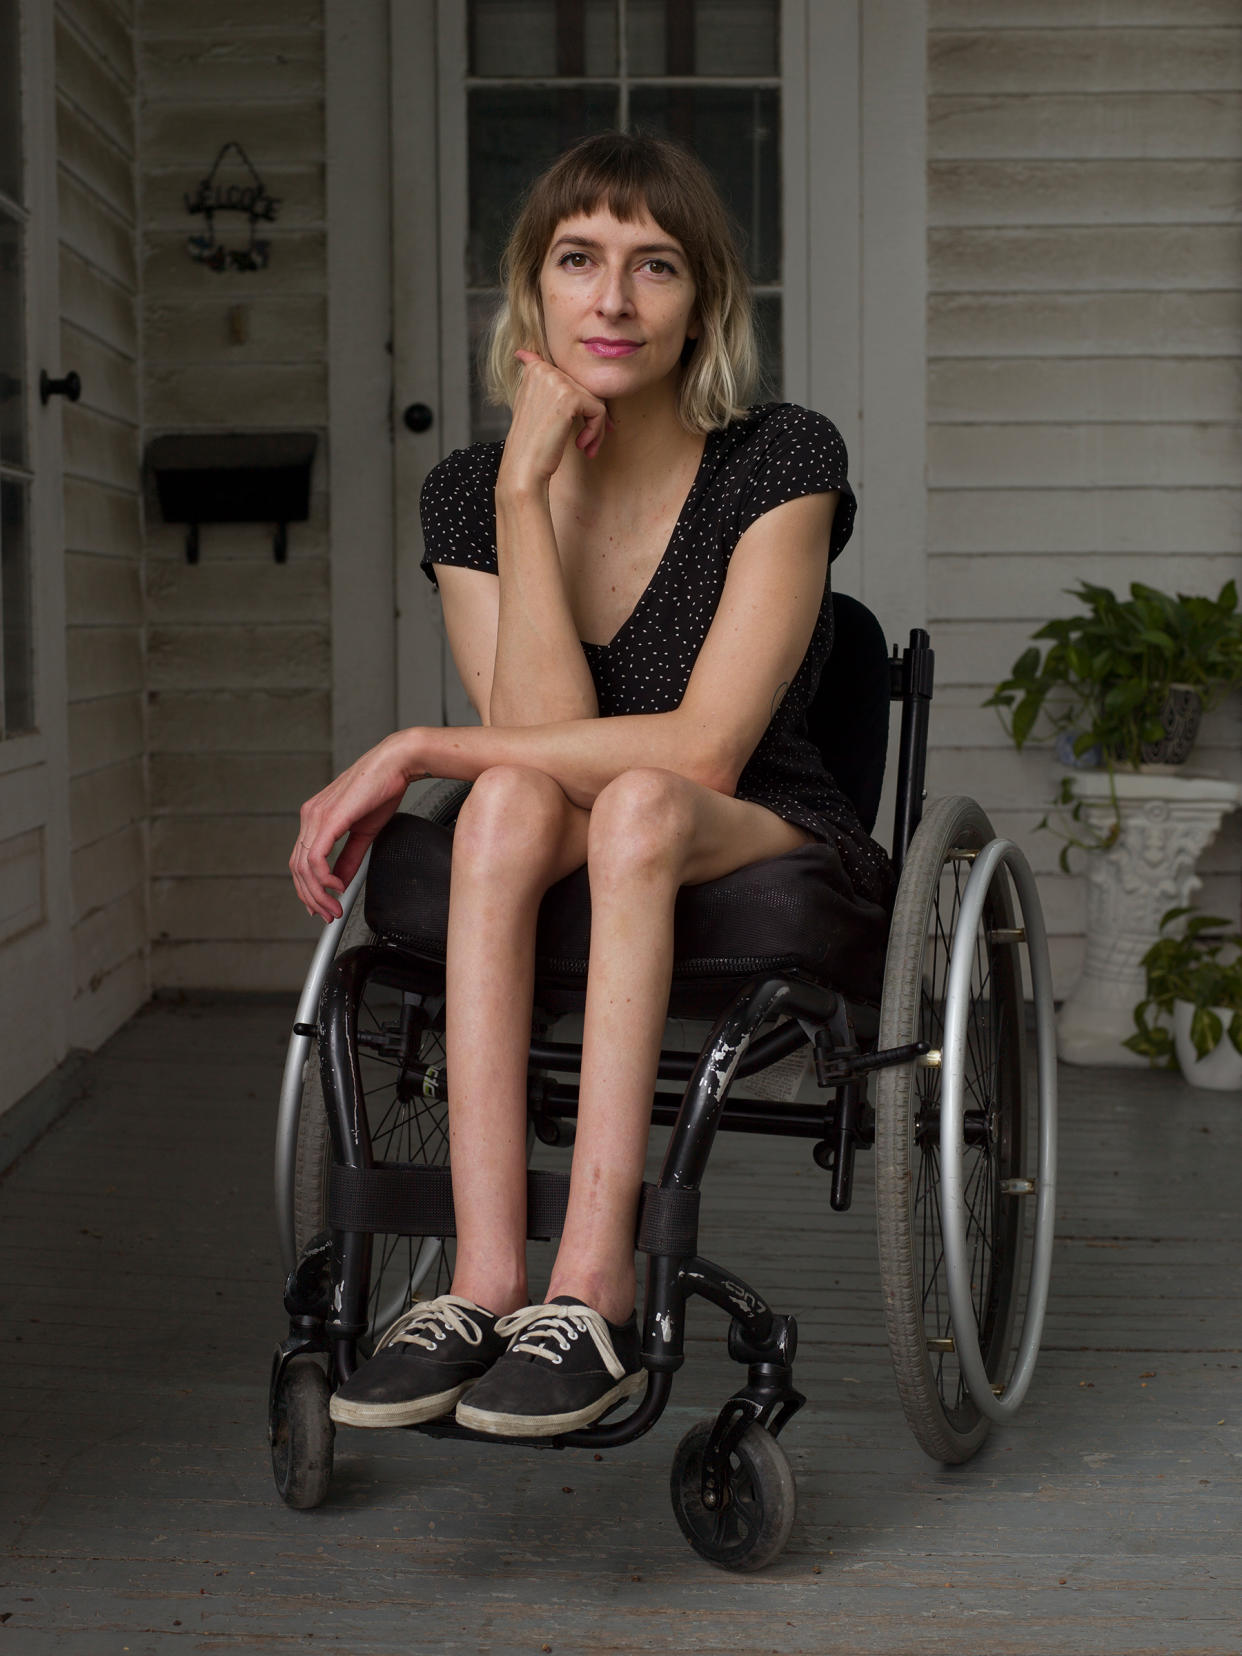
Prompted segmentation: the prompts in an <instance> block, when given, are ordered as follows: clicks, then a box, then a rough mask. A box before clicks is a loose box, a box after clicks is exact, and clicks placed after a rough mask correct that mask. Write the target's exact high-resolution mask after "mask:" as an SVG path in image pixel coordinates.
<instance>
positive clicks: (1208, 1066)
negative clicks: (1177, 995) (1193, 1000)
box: [1173, 1000, 1242, 1092]
mask: <svg viewBox="0 0 1242 1656" xmlns="http://www.w3.org/2000/svg"><path fill="white" fill-rule="evenodd" d="M1194 1010H1195V1009H1194V1007H1193V1006H1192V1005H1191V1004H1190V1002H1189V1001H1181V1000H1179V1001H1174V1002H1173V1046H1174V1050H1175V1051H1176V1053H1177V1062H1178V1064H1179V1066H1180V1067H1181V1072H1182V1074H1183V1075H1184V1076H1185V1078H1186V1080H1187V1081H1189V1082H1190V1084H1191V1086H1192V1087H1210V1088H1211V1089H1212V1090H1213V1091H1214V1092H1242V1052H1239V1051H1238V1049H1237V1047H1235V1046H1234V1044H1233V1042H1232V1041H1231V1040H1230V1039H1229V1034H1228V1030H1229V1020H1230V1018H1232V1017H1233V1013H1232V1012H1230V1011H1228V1010H1227V1009H1226V1008H1225V1007H1222V1006H1214V1007H1213V1008H1212V1011H1213V1012H1215V1014H1216V1016H1217V1017H1218V1018H1219V1019H1220V1021H1221V1023H1222V1024H1223V1025H1224V1026H1225V1031H1226V1033H1225V1034H1224V1035H1222V1036H1221V1038H1220V1043H1219V1045H1218V1046H1217V1047H1216V1048H1215V1049H1214V1050H1213V1051H1212V1052H1209V1053H1208V1055H1207V1057H1206V1058H1200V1057H1199V1055H1198V1054H1197V1053H1196V1051H1195V1045H1194V1042H1193V1041H1192V1040H1191V1038H1190V1020H1191V1018H1192V1017H1193V1015H1194Z"/></svg>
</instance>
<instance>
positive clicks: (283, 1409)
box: [271, 1357, 336, 1512]
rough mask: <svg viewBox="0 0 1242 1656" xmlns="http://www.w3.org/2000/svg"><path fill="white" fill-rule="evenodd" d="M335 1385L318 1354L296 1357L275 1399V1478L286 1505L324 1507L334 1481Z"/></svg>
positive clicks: (273, 1429)
mask: <svg viewBox="0 0 1242 1656" xmlns="http://www.w3.org/2000/svg"><path fill="white" fill-rule="evenodd" d="M330 1395H331V1388H330V1387H329V1385H328V1380H327V1376H326V1375H325V1374H324V1371H323V1370H322V1369H321V1368H320V1366H319V1364H318V1363H317V1362H316V1361H315V1359H314V1358H313V1357H295V1358H294V1359H293V1361H292V1362H291V1363H290V1364H289V1365H288V1366H287V1368H286V1369H285V1371H284V1373H283V1374H282V1375H281V1378H280V1384H279V1385H278V1386H277V1388H276V1396H275V1398H274V1399H273V1402H272V1422H271V1426H272V1476H273V1478H274V1479H275V1480H276V1488H277V1490H278V1491H279V1494H280V1498H281V1500H282V1501H283V1502H284V1503H285V1505H286V1506H290V1507H294V1508H296V1509H297V1510H298V1511H299V1512H305V1511H308V1510H309V1509H310V1508H312V1507H317V1506H320V1505H322V1503H323V1502H324V1500H325V1499H326V1498H327V1494H328V1486H329V1485H330V1483H331V1482H332V1452H333V1443H334V1440H335V1437H336V1428H335V1427H334V1426H333V1424H332V1419H331V1416H330V1415H329V1413H328V1403H329V1397H330Z"/></svg>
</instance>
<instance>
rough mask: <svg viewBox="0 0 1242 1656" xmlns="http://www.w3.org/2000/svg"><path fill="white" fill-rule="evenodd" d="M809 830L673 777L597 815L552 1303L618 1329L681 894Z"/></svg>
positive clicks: (634, 778) (613, 786)
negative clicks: (579, 1055) (561, 1301)
mask: <svg viewBox="0 0 1242 1656" xmlns="http://www.w3.org/2000/svg"><path fill="white" fill-rule="evenodd" d="M808 837H809V836H808V835H807V834H806V833H804V831H803V830H802V829H800V828H797V827H795V826H793V825H792V824H791V823H787V822H784V821H782V820H781V818H779V817H777V816H775V815H774V814H773V813H772V812H771V811H767V810H765V809H764V808H763V807H762V806H760V805H752V804H750V803H748V802H746V801H744V800H738V799H729V798H727V797H726V796H725V795H723V794H719V793H715V792H713V791H712V790H711V789H709V788H704V787H701V786H699V784H697V783H694V782H689V781H687V780H686V779H685V778H684V777H680V776H676V775H674V774H673V773H672V772H669V771H656V770H651V771H627V772H626V773H624V774H623V775H622V776H619V777H618V778H617V779H616V780H615V781H614V782H612V783H610V784H609V786H608V787H607V788H605V789H604V790H603V792H602V793H601V794H600V795H599V797H598V799H597V800H596V802H595V806H594V809H593V810H592V812H591V817H590V827H589V834H588V844H587V864H588V867H589V869H590V874H591V963H590V972H589V975H588V980H587V1003H586V1023H585V1030H584V1035H583V1062H582V1085H581V1091H580V1097H579V1105H578V1123H577V1132H576V1135H575V1144H574V1160H573V1174H572V1180H571V1185H570V1197H569V1209H568V1212H567V1214H566V1220H565V1230H564V1233H563V1235H562V1237H561V1244H560V1249H559V1251H558V1253H557V1258H556V1264H555V1266H554V1268H553V1272H552V1280H551V1283H550V1285H549V1288H548V1297H549V1299H550V1298H552V1297H553V1296H555V1295H557V1294H572V1295H574V1296H575V1298H577V1299H580V1300H581V1301H582V1302H583V1303H584V1304H586V1305H589V1306H592V1307H593V1308H594V1309H595V1310H597V1311H600V1312H602V1313H603V1315H604V1316H605V1317H607V1318H608V1320H609V1321H610V1322H623V1321H624V1320H625V1319H626V1318H627V1317H628V1316H629V1314H630V1311H631V1310H632V1309H633V1306H634V1295H635V1281H634V1224H635V1217H636V1213H637V1203H638V1192H639V1187H640V1185H641V1183H642V1173H643V1164H644V1161H645V1159H646V1149H647V1136H648V1129H649V1127H650V1121H651V1099H652V1093H653V1090H654V1087H655V1080H656V1067H657V1064H658V1060H659V1051H660V1043H661V1037H662V1035H663V1032H664V1023H665V1017H666V1014H667V1008H668V994H669V983H670V979H671V974H672V959H673V904H674V902H675V900H676V896H677V889H678V887H679V886H681V885H685V884H690V885H694V884H698V883H700V882H702V881H704V880H713V879H718V878H719V877H720V876H721V875H723V874H728V873H731V872H732V871H733V870H734V869H735V868H741V867H744V866H745V865H746V864H747V863H751V862H758V861H760V860H761V859H763V858H765V857H775V856H779V855H780V854H781V853H782V852H785V851H791V850H793V849H794V847H795V846H798V845H802V844H804V843H805V842H806V840H807V838H808Z"/></svg>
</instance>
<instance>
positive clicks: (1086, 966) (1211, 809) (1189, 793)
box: [1057, 771, 1242, 1069]
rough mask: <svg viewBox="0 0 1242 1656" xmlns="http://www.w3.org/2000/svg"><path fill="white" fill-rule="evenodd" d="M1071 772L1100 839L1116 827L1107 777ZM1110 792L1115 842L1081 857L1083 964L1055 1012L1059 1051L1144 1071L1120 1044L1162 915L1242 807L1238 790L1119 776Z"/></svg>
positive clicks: (1187, 892) (1179, 902)
mask: <svg viewBox="0 0 1242 1656" xmlns="http://www.w3.org/2000/svg"><path fill="white" fill-rule="evenodd" d="M1070 774H1071V775H1072V777H1073V782H1074V793H1075V794H1076V796H1077V797H1078V798H1079V799H1080V800H1081V801H1082V803H1083V807H1084V814H1085V816H1086V818H1087V822H1088V824H1089V825H1090V826H1091V827H1092V828H1094V829H1095V831H1096V832H1097V833H1098V834H1105V833H1107V832H1108V831H1109V830H1110V829H1112V827H1113V826H1114V824H1115V821H1116V813H1115V811H1114V807H1113V802H1112V796H1111V792H1110V789H1109V780H1108V775H1107V773H1106V772H1104V771H1073V772H1071V773H1070ZM1115 787H1116V790H1117V807H1118V809H1119V810H1120V812H1121V834H1120V837H1119V838H1118V840H1117V842H1116V844H1115V845H1113V846H1112V847H1111V849H1109V850H1107V851H1090V852H1088V854H1087V952H1086V959H1085V961H1084V962H1083V969H1082V976H1081V977H1080V978H1079V980H1078V982H1077V983H1076V984H1075V985H1074V987H1073V988H1072V989H1071V990H1070V992H1069V994H1068V995H1066V997H1065V999H1064V1001H1063V1002H1062V1003H1061V1009H1060V1011H1059V1012H1058V1013H1057V1052H1058V1055H1059V1056H1060V1057H1061V1058H1063V1059H1064V1060H1065V1061H1066V1062H1067V1063H1070V1064H1122V1065H1127V1066H1129V1067H1131V1068H1136V1069H1141V1068H1143V1067H1144V1066H1145V1065H1146V1063H1147V1060H1146V1059H1145V1058H1140V1057H1139V1056H1138V1054H1137V1053H1134V1052H1131V1051H1130V1050H1129V1049H1128V1048H1127V1047H1125V1046H1123V1045H1122V1043H1123V1041H1124V1040H1125V1038H1126V1036H1128V1035H1133V1033H1134V1008H1135V1007H1136V1006H1137V1005H1138V1003H1139V1001H1141V1000H1142V998H1143V996H1144V994H1145V993H1146V987H1147V974H1146V972H1145V971H1144V970H1143V956H1144V955H1145V954H1146V952H1147V950H1148V949H1149V948H1150V947H1151V945H1152V944H1153V943H1154V942H1155V941H1156V937H1157V935H1158V933H1159V930H1160V916H1161V915H1162V914H1163V913H1164V912H1165V910H1166V909H1171V908H1179V907H1183V906H1184V905H1186V904H1187V903H1189V901H1190V898H1191V894H1192V893H1193V892H1195V891H1197V890H1198V888H1199V886H1200V885H1201V884H1202V881H1201V880H1200V878H1199V876H1198V875H1197V874H1196V873H1195V862H1196V859H1197V858H1198V857H1199V856H1200V854H1201V853H1202V852H1203V850H1204V848H1205V847H1206V846H1208V845H1210V844H1211V842H1212V840H1213V839H1214V837H1215V835H1216V831H1217V829H1218V828H1219V827H1220V823H1221V819H1222V818H1223V817H1224V816H1225V815H1226V814H1227V813H1228V812H1229V811H1232V810H1235V809H1236V808H1237V806H1238V803H1239V801H1242V783H1237V782H1225V781H1222V780H1221V779H1220V778H1219V777H1206V776H1184V775H1181V776H1153V775H1136V774H1135V773H1134V772H1132V771H1118V772H1117V774H1116V777H1115Z"/></svg>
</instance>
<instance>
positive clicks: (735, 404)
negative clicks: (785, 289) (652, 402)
mask: <svg viewBox="0 0 1242 1656" xmlns="http://www.w3.org/2000/svg"><path fill="white" fill-rule="evenodd" d="M600 208H606V209H607V210H608V212H610V213H611V214H612V215H613V217H614V218H617V219H620V220H621V221H622V222H623V223H633V222H634V220H635V219H637V218H638V217H639V215H640V214H641V213H642V212H643V210H644V209H646V211H647V212H648V213H650V214H651V217H652V218H653V219H654V220H655V221H656V223H657V224H658V225H659V226H660V228H661V230H663V231H664V232H665V234H666V235H670V236H673V237H674V238H675V239H676V240H677V241H678V242H680V243H681V245H682V247H683V248H684V249H685V253H686V258H687V260H688V261H689V265H690V276H691V278H692V280H693V282H694V291H695V297H694V304H695V316H696V318H697V320H698V324H699V333H698V337H697V338H696V339H687V341H686V348H685V351H684V353H683V356H682V364H683V367H682V378H681V389H680V392H679V394H678V401H677V413H678V416H679V418H680V419H681V422H682V424H683V425H684V426H686V428H687V429H688V430H690V431H715V430H718V429H719V428H720V427H721V426H726V425H728V423H729V422H730V420H735V419H738V418H739V417H740V416H741V415H743V414H744V413H745V412H746V406H747V403H748V400H749V398H750V396H751V393H752V392H753V390H754V386H755V381H756V379H757V377H758V371H759V353H758V351H757V349H756V346H755V328H754V319H753V316H752V311H751V295H750V279H749V277H748V276H747V274H746V269H745V266H744V265H743V264H742V260H741V257H740V255H739V254H738V250H737V245H736V242H735V240H734V237H733V231H732V229H731V227H730V224H729V219H728V215H727V214H726V212H725V208H724V204H723V203H722V201H721V199H720V196H719V194H718V193H717V190H716V186H715V184H714V183H713V182H712V179H711V175H710V174H709V173H708V171H707V168H706V167H705V166H704V165H703V164H702V162H701V161H699V160H697V159H696V158H695V157H694V156H693V155H691V154H690V152H689V151H688V150H685V149H682V148H681V146H680V145H678V144H673V143H670V142H669V141H668V140H667V139H664V138H652V137H647V136H643V135H634V134H630V133H625V132H605V133H599V134H597V135H596V136H594V137H591V138H584V139H582V140H581V142H579V143H577V144H575V145H574V146H573V148H572V149H569V150H566V152H565V154H564V155H562V156H561V157H560V159H559V160H558V161H556V162H554V163H553V165H552V166H551V167H549V168H548V170H547V172H545V173H544V174H543V175H542V176H541V177H540V178H538V179H536V180H535V183H534V184H533V185H532V186H531V189H530V192H529V194H528V195H527V197H526V200H525V202H524V203H523V206H522V210H521V213H520V214H519V215H518V221H517V223H516V224H515V225H514V227H513V233H512V235H511V236H510V237H509V243H508V246H507V247H506V248H505V251H504V256H503V258H502V259H501V264H500V274H501V280H502V281H503V282H504V284H505V290H506V293H505V300H504V303H503V304H502V305H501V307H500V309H499V310H498V311H497V313H496V316H495V318H494V319H493V322H492V325H491V329H490V330H489V332H488V335H487V338H486V340H485V342H484V347H483V353H482V369H483V382H484V385H485V387H486V390H487V395H488V400H489V401H490V402H493V403H496V404H498V405H500V406H502V407H508V408H511V407H512V406H513V399H514V397H515V395H516V394H517V388H518V384H519V383H520V380H521V372H522V365H521V363H520V362H518V361H517V359H516V357H515V356H514V352H515V351H519V350H525V351H538V352H539V354H540V355H541V356H546V355H547V354H548V341H547V336H546V335H545V333H544V326H543V306H542V304H541V303H540V298H539V278H540V275H541V273H542V270H543V261H544V259H545V258H546V257H547V252H548V248H549V247H550V246H551V245H552V238H553V236H554V234H555V232H556V228H557V226H558V225H559V224H562V223H563V222H564V221H565V220H566V219H567V218H573V217H575V216H577V215H579V214H588V213H594V212H596V211H598V210H599V209H600Z"/></svg>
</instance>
